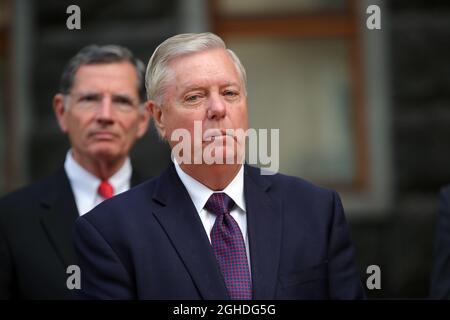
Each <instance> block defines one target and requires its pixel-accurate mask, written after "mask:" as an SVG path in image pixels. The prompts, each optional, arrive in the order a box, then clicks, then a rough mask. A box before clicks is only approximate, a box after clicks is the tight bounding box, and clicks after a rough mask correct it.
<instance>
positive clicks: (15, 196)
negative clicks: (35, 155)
mask: <svg viewBox="0 0 450 320" xmlns="http://www.w3.org/2000/svg"><path fill="white" fill-rule="evenodd" d="M64 179H66V180H67V178H65V176H64V171H62V170H60V171H58V172H56V173H55V174H53V175H51V176H48V177H46V178H44V179H42V180H39V181H37V182H34V183H32V184H29V185H27V186H24V187H21V188H20V189H17V190H15V191H12V192H11V193H8V194H6V195H4V196H3V197H1V198H0V212H4V211H8V210H21V209H22V208H27V207H31V206H34V205H35V204H36V202H38V201H40V200H41V199H42V197H46V196H49V194H50V193H52V192H54V190H55V188H56V189H60V188H61V186H62V184H64V183H67V181H65V180H64Z"/></svg>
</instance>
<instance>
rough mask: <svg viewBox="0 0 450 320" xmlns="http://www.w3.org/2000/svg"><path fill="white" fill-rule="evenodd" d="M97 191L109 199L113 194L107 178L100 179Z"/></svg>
mask: <svg viewBox="0 0 450 320" xmlns="http://www.w3.org/2000/svg"><path fill="white" fill-rule="evenodd" d="M97 192H98V194H99V195H101V196H102V197H103V198H105V199H109V198H111V197H112V196H113V195H114V188H113V186H112V185H111V184H110V183H109V182H108V180H102V182H101V183H100V185H99V186H98V189H97Z"/></svg>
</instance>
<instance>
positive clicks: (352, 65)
mask: <svg viewBox="0 0 450 320" xmlns="http://www.w3.org/2000/svg"><path fill="white" fill-rule="evenodd" d="M211 12H212V15H213V19H211V20H212V21H213V30H214V32H216V33H218V34H219V35H220V36H222V37H223V38H224V39H225V41H226V42H227V44H228V46H229V47H230V48H231V49H233V50H234V51H235V52H236V53H237V54H238V56H239V57H240V58H241V60H242V62H243V64H244V66H245V67H246V70H247V73H248V80H249V81H248V92H249V97H248V102H249V116H250V122H251V123H250V125H251V127H255V128H279V129H280V171H281V172H283V173H287V174H290V175H296V176H301V177H305V178H307V179H310V180H313V181H315V182H318V183H320V184H325V185H327V186H331V187H335V188H338V189H340V190H351V191H362V190H364V189H365V188H366V187H367V179H368V171H367V166H368V161H367V150H366V145H367V141H366V130H365V121H364V119H365V114H364V113H365V109H364V104H363V95H364V93H363V87H364V84H363V77H362V67H361V57H360V56H361V53H360V44H359V30H360V26H359V25H358V18H357V14H356V4H355V2H354V1H346V0H320V1H317V0H314V1H312V0H282V1H270V0H264V1H259V0H258V1H256V0H254V1H239V0H217V1H214V2H212V6H211Z"/></svg>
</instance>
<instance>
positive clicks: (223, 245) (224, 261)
mask: <svg viewBox="0 0 450 320" xmlns="http://www.w3.org/2000/svg"><path fill="white" fill-rule="evenodd" d="M233 206H234V201H233V200H232V199H231V198H230V197H229V196H228V195H227V194H225V193H223V192H221V193H213V194H212V195H211V197H210V198H209V199H208V201H207V202H206V205H205V208H206V209H207V210H209V211H211V212H213V213H214V214H215V215H216V216H217V217H216V222H215V223H214V226H213V228H212V230H211V244H212V247H213V250H214V254H215V256H216V259H217V262H218V263H219V267H220V271H221V272H222V275H223V277H224V279H225V285H226V287H227V289H228V293H229V294H230V298H231V299H232V300H250V299H251V298H252V280H251V277H250V271H249V267H248V260H247V254H246V250H245V243H244V238H243V237H242V233H241V230H240V229H239V225H238V224H237V222H236V220H234V219H233V217H232V216H231V215H230V210H231V209H232V208H233Z"/></svg>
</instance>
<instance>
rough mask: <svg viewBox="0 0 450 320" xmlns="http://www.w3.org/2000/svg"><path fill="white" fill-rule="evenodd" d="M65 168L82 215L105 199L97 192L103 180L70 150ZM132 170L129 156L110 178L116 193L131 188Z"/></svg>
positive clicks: (109, 180)
mask: <svg viewBox="0 0 450 320" xmlns="http://www.w3.org/2000/svg"><path fill="white" fill-rule="evenodd" d="M64 170H65V171H66V174H67V177H68V178H69V182H70V185H71V187H72V192H73V195H74V197H75V203H76V204H77V208H78V213H79V214H80V216H81V215H83V214H85V213H87V212H89V211H91V210H92V209H93V208H94V207H95V206H96V205H98V204H99V203H101V202H102V201H103V200H105V199H104V198H103V197H102V196H100V195H99V194H98V193H97V189H98V187H99V185H100V183H101V180H100V179H99V178H98V177H96V176H94V175H93V174H92V173H90V172H89V171H87V170H86V169H84V168H83V167H82V166H80V165H79V164H78V162H76V161H75V159H74V158H73V157H72V152H71V151H70V150H69V151H68V152H67V155H66V160H65V162H64ZM131 172H132V169H131V162H130V159H129V158H127V159H126V160H125V163H124V164H123V165H122V167H121V168H120V169H119V171H117V172H116V173H115V174H114V175H113V176H112V177H110V178H109V179H108V182H109V183H110V184H111V185H112V187H113V189H114V195H117V194H119V193H121V192H124V191H127V190H128V189H130V180H131Z"/></svg>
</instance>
